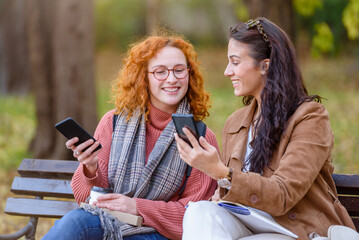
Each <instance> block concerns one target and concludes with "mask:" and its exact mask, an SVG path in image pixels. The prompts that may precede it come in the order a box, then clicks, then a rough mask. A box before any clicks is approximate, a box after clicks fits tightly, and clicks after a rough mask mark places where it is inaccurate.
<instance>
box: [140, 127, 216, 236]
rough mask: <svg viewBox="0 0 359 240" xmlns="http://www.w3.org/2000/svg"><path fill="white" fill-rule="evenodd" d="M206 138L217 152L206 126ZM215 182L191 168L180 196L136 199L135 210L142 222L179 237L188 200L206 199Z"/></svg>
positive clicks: (212, 190)
mask: <svg viewBox="0 0 359 240" xmlns="http://www.w3.org/2000/svg"><path fill="white" fill-rule="evenodd" d="M205 138H206V140H207V141H208V142H209V143H210V144H211V145H213V146H215V147H216V148H217V150H218V152H219V148H218V144H217V140H216V136H215V135H214V133H213V131H212V130H210V129H209V128H207V132H206V136H205ZM216 187H217V183H216V182H215V181H214V180H213V179H212V178H210V177H208V176H207V175H206V174H204V173H202V172H201V171H199V170H198V169H195V168H194V169H193V170H192V172H191V175H190V176H189V177H188V180H187V184H186V187H185V189H184V191H183V193H182V194H181V196H179V195H178V194H177V195H174V196H173V197H172V199H171V200H170V201H169V202H164V201H152V200H147V199H138V198H137V199H136V204H137V211H138V212H139V214H140V215H141V216H142V217H143V220H144V222H143V224H144V225H146V226H150V227H153V228H155V229H156V230H157V231H158V232H159V233H160V234H162V235H163V236H165V237H167V238H170V239H181V236H182V220H183V215H184V212H185V206H186V205H187V204H188V202H189V201H193V202H196V201H200V200H207V199H209V198H210V197H211V196H212V195H213V194H214V191H215V189H216Z"/></svg>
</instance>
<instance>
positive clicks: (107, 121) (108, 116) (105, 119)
mask: <svg viewBox="0 0 359 240" xmlns="http://www.w3.org/2000/svg"><path fill="white" fill-rule="evenodd" d="M115 112H116V109H112V110H110V111H108V112H107V113H105V114H104V115H103V116H102V118H101V120H100V122H99V127H104V126H108V125H110V126H112V120H113V115H114V114H115Z"/></svg>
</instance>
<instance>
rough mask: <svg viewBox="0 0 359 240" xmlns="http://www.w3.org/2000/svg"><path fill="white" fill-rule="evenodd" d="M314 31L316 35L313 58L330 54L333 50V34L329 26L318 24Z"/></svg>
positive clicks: (313, 43)
mask: <svg viewBox="0 0 359 240" xmlns="http://www.w3.org/2000/svg"><path fill="white" fill-rule="evenodd" d="M314 29H315V31H316V34H315V35H314V36H313V39H312V49H311V53H312V56H314V57H318V56H320V55H321V53H329V52H331V51H332V50H333V48H334V46H333V34H332V31H331V30H330V28H329V26H328V24H326V23H324V22H323V23H318V24H315V26H314Z"/></svg>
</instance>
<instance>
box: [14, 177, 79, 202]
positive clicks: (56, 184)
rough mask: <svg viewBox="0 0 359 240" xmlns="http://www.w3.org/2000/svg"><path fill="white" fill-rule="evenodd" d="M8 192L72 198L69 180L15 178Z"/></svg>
mask: <svg viewBox="0 0 359 240" xmlns="http://www.w3.org/2000/svg"><path fill="white" fill-rule="evenodd" d="M10 190H11V192H13V193H15V194H22V195H32V196H40V197H60V198H74V194H73V192H72V189H71V181H70V180H60V179H43V178H27V177H15V178H14V181H13V183H12V186H11V189H10Z"/></svg>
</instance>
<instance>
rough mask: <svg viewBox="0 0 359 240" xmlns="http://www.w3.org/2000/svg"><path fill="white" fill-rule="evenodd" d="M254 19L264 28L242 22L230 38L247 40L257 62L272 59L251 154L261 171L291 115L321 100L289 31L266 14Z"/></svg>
mask: <svg viewBox="0 0 359 240" xmlns="http://www.w3.org/2000/svg"><path fill="white" fill-rule="evenodd" d="M254 21H259V23H260V27H261V28H262V29H261V30H262V32H260V31H259V29H258V28H257V27H256V25H254V27H248V22H247V24H246V23H243V22H240V23H237V24H236V25H235V26H234V27H231V28H230V34H229V38H230V39H234V40H236V41H239V42H242V43H245V44H247V45H248V46H249V54H250V56H251V57H252V58H253V59H254V60H255V61H256V62H257V66H258V65H259V63H260V61H262V60H264V59H270V63H269V67H268V70H267V73H266V75H265V80H264V88H263V91H262V93H261V106H260V107H261V113H260V116H259V118H258V121H256V124H255V126H254V131H255V132H254V133H255V139H254V140H253V141H252V142H251V146H252V148H253V151H252V152H251V154H250V156H249V162H250V171H252V172H256V173H262V171H263V169H264V167H266V166H268V165H269V162H270V159H271V158H272V156H273V154H274V151H275V150H276V148H277V146H278V143H279V141H280V138H281V135H282V133H283V131H284V130H285V128H286V125H287V122H288V119H289V118H290V117H291V116H292V114H293V113H294V112H295V111H296V109H297V108H298V107H299V105H300V104H301V103H303V102H306V101H313V100H315V101H317V102H320V100H321V98H320V97H319V96H318V95H313V96H308V92H307V89H306V88H305V85H304V82H303V79H302V75H301V73H300V70H299V67H298V62H297V59H296V55H295V50H294V47H293V44H292V43H291V41H290V40H289V38H288V36H287V34H286V33H285V32H284V31H283V30H282V29H280V28H279V27H278V26H277V25H275V24H274V23H272V22H271V21H269V20H268V19H266V18H264V17H260V18H257V19H255V20H254ZM252 26H253V25H252ZM264 35H266V36H264ZM253 98H254V97H253V96H245V97H244V98H243V103H244V104H245V105H249V104H250V103H251V102H252V100H253Z"/></svg>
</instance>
